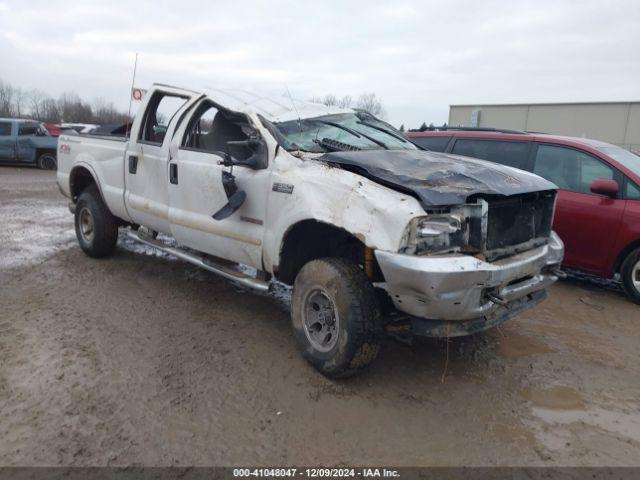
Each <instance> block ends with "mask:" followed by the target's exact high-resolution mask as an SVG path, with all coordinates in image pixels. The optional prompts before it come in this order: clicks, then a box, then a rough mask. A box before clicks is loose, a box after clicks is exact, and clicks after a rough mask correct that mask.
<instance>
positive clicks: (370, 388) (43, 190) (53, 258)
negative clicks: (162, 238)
mask: <svg viewBox="0 0 640 480" xmlns="http://www.w3.org/2000/svg"><path fill="white" fill-rule="evenodd" d="M54 182H55V175H54V174H53V173H50V172H41V171H36V170H31V169H14V168H6V167H4V168H3V167H0V221H1V223H2V228H1V229H0V439H1V440H0V464H1V465H58V464H62V465H72V464H73V465H124V464H143V465H150V464H153V465H156V464H163V465H170V464H175V465H232V464H241V465H242V464H254V465H255V464H260V465H264V464H271V465H282V464H298V465H299V464H332V465H335V464H347V465H362V464H377V465H381V464H387V465H398V466H400V465H407V466H413V465H640V362H639V361H638V360H639V353H638V352H639V349H638V346H639V345H640V307H639V306H637V305H634V304H632V303H630V302H628V301H627V300H626V299H625V297H624V296H623V295H622V294H621V293H619V292H618V291H615V290H611V289H609V290H604V289H601V288H599V287H597V286H595V285H591V284H588V283H579V282H577V281H571V282H570V281H564V282H562V283H560V284H558V285H556V286H554V287H553V288H552V290H551V294H550V298H549V300H547V301H546V302H545V303H543V304H542V305H540V306H539V307H537V308H536V309H534V310H533V311H530V312H527V313H526V314H524V315H522V316H521V317H519V318H517V319H515V320H512V321H510V322H507V323H506V324H504V325H503V326H502V327H501V328H500V329H494V330H493V331H490V332H487V333H485V334H482V335H478V336H475V337H472V338H466V339H456V340H452V341H451V342H450V344H449V351H450V352H449V357H450V358H449V363H448V369H447V371H446V375H445V376H444V378H443V372H444V366H445V360H446V351H447V348H446V342H444V341H423V342H420V343H419V344H417V345H414V346H411V347H409V346H406V345H403V344H400V343H397V342H395V341H389V342H388V343H387V344H385V346H384V347H383V350H382V352H381V355H380V357H379V358H378V360H377V362H376V363H375V364H374V365H373V366H372V368H371V369H369V370H368V371H367V372H365V373H364V374H363V375H361V376H360V377H358V378H355V379H351V380H348V381H341V382H332V381H329V380H327V379H325V378H323V377H321V376H320V375H319V374H317V373H316V372H315V371H314V370H313V369H312V368H311V367H310V366H309V365H307V364H306V363H305V361H304V360H302V359H301V357H300V356H299V355H298V353H297V351H296V348H295V346H294V342H293V339H292V336H291V333H290V328H289V317H288V312H287V306H286V295H284V297H285V300H282V298H279V299H278V298H274V297H269V296H265V297H260V296H255V295H252V294H249V293H245V292H242V291H240V290H239V289H237V288H236V287H234V286H233V285H231V284H229V283H227V282H225V281H223V280H220V279H218V278H216V277H215V276H213V275H211V274H209V273H207V272H204V271H200V270H198V269H196V268H195V267H191V266H188V265H186V264H184V263H181V262H179V261H176V260H173V259H171V258H169V257H166V256H163V255H158V254H155V253H154V252H152V251H150V250H147V249H145V248H141V247H139V246H137V245H134V244H132V243H130V242H127V241H125V240H124V239H123V238H121V239H120V243H119V248H118V250H117V252H116V254H115V255H114V256H113V257H112V258H109V259H105V260H93V259H90V258H88V257H86V256H85V255H84V254H83V253H82V252H81V251H80V249H79V248H78V247H77V244H76V242H75V234H74V232H73V224H72V216H71V214H69V212H68V210H67V208H66V201H65V199H64V198H63V197H62V196H61V195H60V194H59V193H58V190H57V188H56V186H55V183H54ZM281 297H282V296H281Z"/></svg>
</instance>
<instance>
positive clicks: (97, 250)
mask: <svg viewBox="0 0 640 480" xmlns="http://www.w3.org/2000/svg"><path fill="white" fill-rule="evenodd" d="M75 226H76V237H78V243H79V244H80V247H81V248H82V250H84V253H86V254H87V255H89V256H90V257H96V258H99V257H106V256H107V255H110V254H111V253H112V252H113V249H114V248H115V246H116V242H117V241H118V221H117V219H116V217H114V216H113V215H112V214H111V212H110V211H109V209H108V208H107V206H106V205H105V203H104V201H103V200H102V197H101V195H100V192H99V191H98V189H97V187H96V186H95V185H92V186H90V187H88V188H87V189H85V190H84V191H83V192H82V193H81V194H80V196H79V197H78V201H77V203H76V213H75Z"/></svg>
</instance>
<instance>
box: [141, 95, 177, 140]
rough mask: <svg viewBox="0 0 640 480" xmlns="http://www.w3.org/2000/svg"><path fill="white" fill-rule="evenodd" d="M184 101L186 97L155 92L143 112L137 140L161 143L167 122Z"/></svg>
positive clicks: (169, 121)
mask: <svg viewBox="0 0 640 480" xmlns="http://www.w3.org/2000/svg"><path fill="white" fill-rule="evenodd" d="M186 101H187V98H186V97H180V96H177V95H169V94H166V93H160V92H159V93H156V94H155V95H154V96H153V98H152V99H151V101H150V102H149V107H148V108H147V111H146V113H145V117H144V121H143V125H142V129H141V131H140V137H139V140H142V141H144V142H147V143H153V144H156V145H162V142H164V136H165V134H166V133H167V127H168V126H169V123H171V120H172V119H173V117H174V115H175V114H176V113H177V112H178V110H180V108H181V107H182V106H183V105H184V104H185V103H186Z"/></svg>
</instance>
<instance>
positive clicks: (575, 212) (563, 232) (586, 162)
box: [533, 144, 625, 275]
mask: <svg viewBox="0 0 640 480" xmlns="http://www.w3.org/2000/svg"><path fill="white" fill-rule="evenodd" d="M533 172H534V173H536V174H537V175H540V176H541V177H544V178H546V179H547V180H550V181H551V182H553V183H555V184H556V185H558V187H559V188H560V190H559V192H558V200H557V203H556V212H555V218H554V222H553V228H554V230H555V231H556V232H557V233H558V235H560V238H562V240H563V241H564V244H565V257H564V261H563V265H565V266H567V267H571V268H577V269H580V270H584V271H587V272H590V273H593V274H596V275H602V274H603V272H604V271H605V270H606V266H607V262H608V257H609V252H610V251H611V249H612V248H613V246H614V244H615V241H616V237H617V235H618V231H619V229H620V225H621V221H622V213H623V212H624V206H625V200H622V199H620V198H609V197H605V196H603V195H597V194H594V193H591V190H590V185H591V182H592V181H593V180H595V179H597V178H606V179H612V180H616V181H618V184H619V185H622V183H621V178H619V177H620V174H619V172H618V171H617V170H615V169H614V168H612V167H611V166H610V165H608V164H607V163H605V162H604V161H602V160H601V159H599V158H597V157H595V156H593V155H591V154H589V153H586V152H584V151H581V150H578V149H574V148H569V147H564V146H559V145H550V144H539V145H538V146H537V151H536V154H535V164H534V170H533Z"/></svg>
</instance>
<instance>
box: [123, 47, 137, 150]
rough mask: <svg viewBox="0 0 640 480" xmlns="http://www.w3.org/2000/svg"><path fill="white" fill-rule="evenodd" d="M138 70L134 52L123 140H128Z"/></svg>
mask: <svg viewBox="0 0 640 480" xmlns="http://www.w3.org/2000/svg"><path fill="white" fill-rule="evenodd" d="M137 68H138V52H136V60H135V62H134V63H133V78H132V79H131V90H129V113H128V114H127V128H126V130H125V133H124V137H125V138H129V126H130V124H131V102H132V100H133V89H134V87H135V84H136V69H137Z"/></svg>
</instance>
